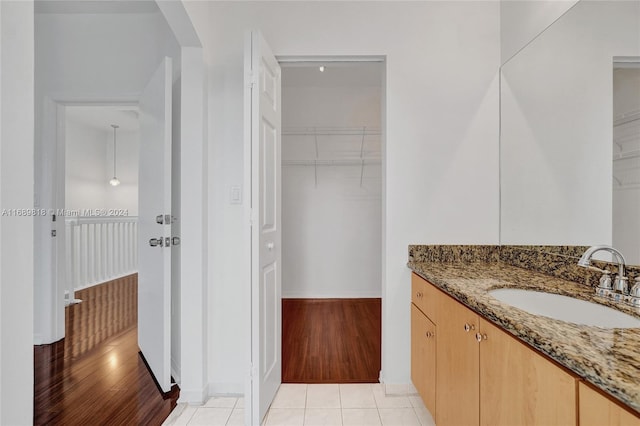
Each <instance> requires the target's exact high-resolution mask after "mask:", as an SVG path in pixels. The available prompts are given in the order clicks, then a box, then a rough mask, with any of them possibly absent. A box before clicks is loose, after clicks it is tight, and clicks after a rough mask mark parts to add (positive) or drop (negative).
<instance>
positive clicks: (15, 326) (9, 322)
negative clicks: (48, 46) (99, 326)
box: [0, 1, 34, 425]
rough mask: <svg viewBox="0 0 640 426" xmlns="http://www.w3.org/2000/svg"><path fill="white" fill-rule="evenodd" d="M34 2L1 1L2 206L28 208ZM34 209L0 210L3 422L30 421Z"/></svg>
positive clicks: (0, 419)
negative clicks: (19, 212)
mask: <svg viewBox="0 0 640 426" xmlns="http://www.w3.org/2000/svg"><path fill="white" fill-rule="evenodd" d="M33 43H34V38H33V2H32V1H15V2H14V1H2V2H0V64H1V67H0V70H1V71H0V209H2V210H4V209H30V208H33V192H32V191H33V123H34V118H33V75H34V64H33ZM32 240H33V217H31V216H16V215H13V214H11V213H9V214H7V215H4V214H3V215H1V216H0V341H1V342H2V344H1V345H0V372H1V373H0V424H3V425H27V424H31V423H32V422H33V346H32V339H33V305H32V303H31V300H33V250H32Z"/></svg>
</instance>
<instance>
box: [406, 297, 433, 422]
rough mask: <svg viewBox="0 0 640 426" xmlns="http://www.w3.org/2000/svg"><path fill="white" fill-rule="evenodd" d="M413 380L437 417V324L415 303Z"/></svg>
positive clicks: (413, 316) (426, 403)
mask: <svg viewBox="0 0 640 426" xmlns="http://www.w3.org/2000/svg"><path fill="white" fill-rule="evenodd" d="M411 380H412V381H413V385H414V386H415V388H416V389H417V390H418V393H419V394H420V396H421V397H422V401H423V402H424V405H425V406H426V407H427V409H428V410H429V412H430V413H431V415H432V416H434V417H435V408H436V326H435V324H434V323H432V322H431V321H429V318H427V317H426V316H425V315H424V314H423V313H422V312H421V311H420V310H419V309H418V308H417V307H416V305H414V304H411Z"/></svg>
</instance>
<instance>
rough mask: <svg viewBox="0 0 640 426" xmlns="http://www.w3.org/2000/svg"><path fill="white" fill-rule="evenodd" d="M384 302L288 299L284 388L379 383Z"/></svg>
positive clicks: (284, 329)
mask: <svg viewBox="0 0 640 426" xmlns="http://www.w3.org/2000/svg"><path fill="white" fill-rule="evenodd" d="M381 306H382V301H381V299H283V300H282V382H283V383H377V382H378V377H379V375H380V359H381V358H380V350H381V343H380V342H381V324H382V322H381Z"/></svg>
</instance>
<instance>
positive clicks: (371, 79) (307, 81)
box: [280, 61, 384, 87]
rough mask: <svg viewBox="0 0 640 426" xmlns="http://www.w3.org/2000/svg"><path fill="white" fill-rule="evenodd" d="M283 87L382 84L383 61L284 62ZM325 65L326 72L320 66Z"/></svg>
mask: <svg viewBox="0 0 640 426" xmlns="http://www.w3.org/2000/svg"><path fill="white" fill-rule="evenodd" d="M280 65H281V67H282V86H283V87H371V86H378V87H379V86H382V75H383V74H382V72H383V67H384V63H382V62H331V61H328V62H295V63H282V64H280ZM321 65H323V66H324V72H320V70H319V67H320V66H321Z"/></svg>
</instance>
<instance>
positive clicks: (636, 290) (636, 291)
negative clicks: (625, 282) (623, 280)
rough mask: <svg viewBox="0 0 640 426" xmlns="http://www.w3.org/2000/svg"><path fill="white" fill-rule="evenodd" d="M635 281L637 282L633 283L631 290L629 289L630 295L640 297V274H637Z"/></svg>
mask: <svg viewBox="0 0 640 426" xmlns="http://www.w3.org/2000/svg"><path fill="white" fill-rule="evenodd" d="M634 281H635V284H634V285H633V287H631V290H630V291H629V295H630V296H631V297H638V298H640V276H637V277H636V278H635V280H634Z"/></svg>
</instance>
